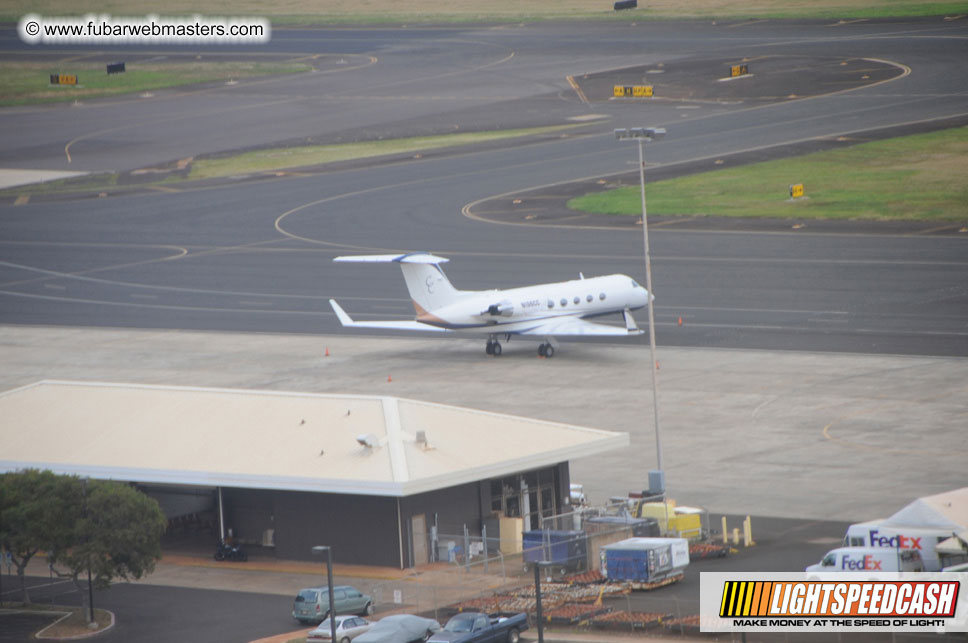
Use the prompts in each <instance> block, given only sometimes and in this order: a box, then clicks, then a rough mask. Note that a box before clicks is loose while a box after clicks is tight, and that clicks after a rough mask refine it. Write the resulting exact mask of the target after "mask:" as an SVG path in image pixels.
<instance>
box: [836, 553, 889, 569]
mask: <svg viewBox="0 0 968 643" xmlns="http://www.w3.org/2000/svg"><path fill="white" fill-rule="evenodd" d="M881 562H883V561H880V560H877V559H876V558H874V557H873V556H871V555H870V554H867V555H866V556H864V557H863V558H861V559H860V560H856V559H853V558H850V557H849V556H844V560H843V562H842V563H841V564H840V568H841V569H849V570H851V571H862V570H880V569H881Z"/></svg>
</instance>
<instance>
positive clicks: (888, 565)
mask: <svg viewBox="0 0 968 643" xmlns="http://www.w3.org/2000/svg"><path fill="white" fill-rule="evenodd" d="M805 571H808V572H923V571H924V564H923V563H922V561H921V555H920V554H919V553H918V552H917V551H914V550H910V549H891V548H889V547H839V548H837V549H832V550H830V551H828V552H827V553H826V554H825V555H824V557H823V559H822V560H821V561H820V562H819V563H817V564H816V565H810V566H809V567H807V568H806V570H805Z"/></svg>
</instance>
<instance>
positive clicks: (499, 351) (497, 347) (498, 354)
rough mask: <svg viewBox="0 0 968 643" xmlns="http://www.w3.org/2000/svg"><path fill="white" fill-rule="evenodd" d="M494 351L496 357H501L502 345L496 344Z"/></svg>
mask: <svg viewBox="0 0 968 643" xmlns="http://www.w3.org/2000/svg"><path fill="white" fill-rule="evenodd" d="M491 350H492V351H493V354H494V357H499V356H500V355H501V345H500V344H499V343H497V342H494V347H493V348H492V349H491Z"/></svg>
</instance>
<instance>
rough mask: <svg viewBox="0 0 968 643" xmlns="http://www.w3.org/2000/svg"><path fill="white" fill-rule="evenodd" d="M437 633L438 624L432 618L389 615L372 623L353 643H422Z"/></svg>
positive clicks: (438, 629) (411, 615)
mask: <svg viewBox="0 0 968 643" xmlns="http://www.w3.org/2000/svg"><path fill="white" fill-rule="evenodd" d="M439 631H440V623H438V622H437V621H435V620H434V619H432V618H423V617H421V616H414V615H413V614H391V615H390V616H384V617H383V618H381V619H380V620H379V621H377V622H376V623H374V624H373V626H372V627H370V630H369V631H368V632H366V633H365V634H360V635H359V636H358V637H356V639H354V640H353V643H423V642H424V641H426V640H427V639H429V638H430V637H431V635H433V634H434V633H435V632H439Z"/></svg>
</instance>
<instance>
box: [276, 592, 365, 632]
mask: <svg viewBox="0 0 968 643" xmlns="http://www.w3.org/2000/svg"><path fill="white" fill-rule="evenodd" d="M333 601H334V603H333V607H334V609H335V610H336V613H337V614H359V615H360V616H366V615H368V614H372V613H373V599H372V598H370V597H369V596H368V595H366V594H364V593H363V592H361V591H360V590H358V589H356V588H355V587H350V586H349V585H337V586H336V587H334V588H333ZM327 616H329V588H328V587H307V588H306V589H301V590H299V593H298V594H296V600H294V601H293V603H292V617H293V618H294V619H296V620H297V621H299V622H300V623H319V622H320V621H322V620H323V619H324V618H326V617H327Z"/></svg>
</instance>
